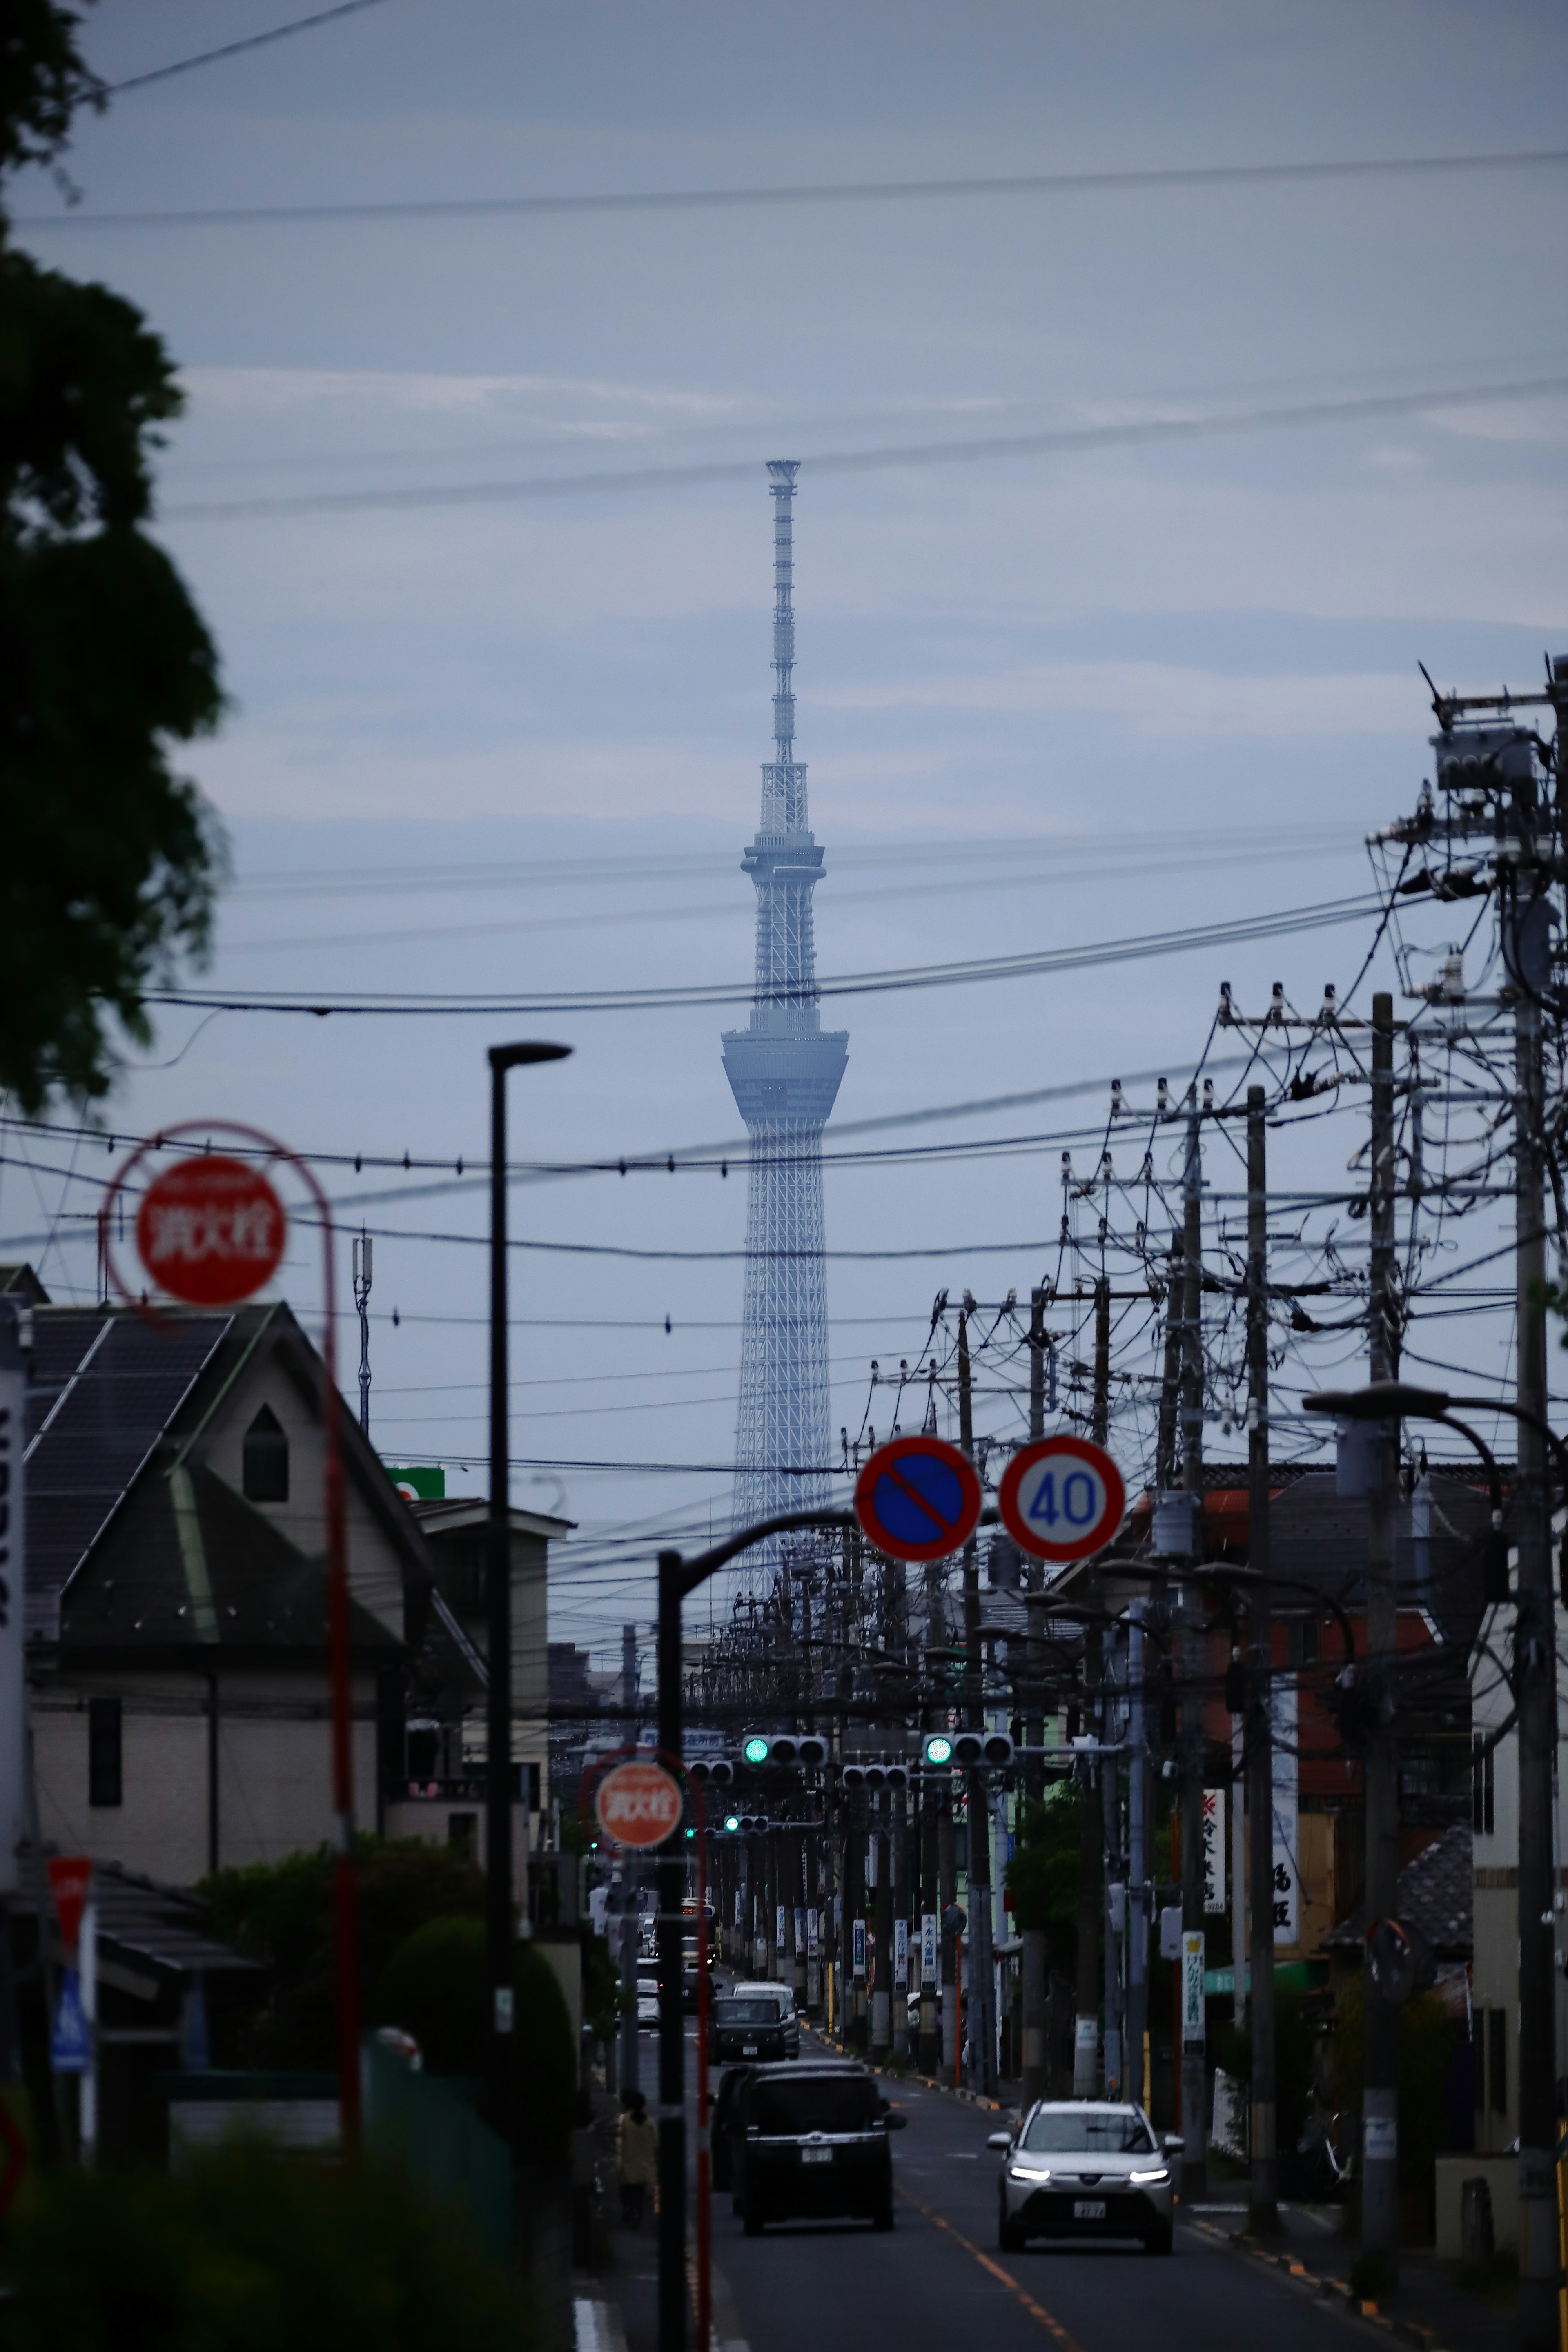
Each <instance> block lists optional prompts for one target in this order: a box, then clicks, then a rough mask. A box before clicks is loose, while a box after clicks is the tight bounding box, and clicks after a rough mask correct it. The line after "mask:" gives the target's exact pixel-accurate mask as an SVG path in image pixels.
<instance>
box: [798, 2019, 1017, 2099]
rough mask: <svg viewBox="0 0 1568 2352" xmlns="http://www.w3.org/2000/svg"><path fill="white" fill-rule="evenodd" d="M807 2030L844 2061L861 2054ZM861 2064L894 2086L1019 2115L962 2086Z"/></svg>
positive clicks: (864, 2061) (866, 2061) (865, 2062)
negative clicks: (915, 2086)
mask: <svg viewBox="0 0 1568 2352" xmlns="http://www.w3.org/2000/svg"><path fill="white" fill-rule="evenodd" d="M805 2030H806V2032H808V2033H811V2034H812V2035H813V2036H814V2038H815V2039H816V2041H818V2042H821V2043H822V2044H823V2046H824V2048H826V2049H828V2050H836V2051H837V2053H838V2055H839V2056H840V2057H841V2058H856V2057H859V2055H860V2053H859V2052H858V2051H855V2050H850V2049H849V2048H847V2045H846V2044H845V2043H844V2042H836V2041H835V2040H833V2038H832V2037H831V2035H829V2034H826V2033H818V2032H816V2029H815V2027H812V2026H809V2025H808V2026H807V2027H806V2029H805ZM861 2063H862V2065H864V2066H865V2068H866V2070H867V2072H868V2074H880V2075H882V2076H884V2077H885V2078H886V2079H887V2080H888V2081H889V2082H894V2083H918V2084H920V2086H921V2090H922V2091H939V2092H940V2093H941V2094H942V2097H943V2098H944V2099H956V2100H957V2101H958V2103H959V2105H961V2106H965V2107H984V2108H985V2109H986V2110H987V2111H988V2112H989V2113H990V2114H991V2115H994V2116H1015V2115H1016V2113H1017V2109H1016V2107H1005V2106H1004V2105H1002V2102H1001V2100H1000V2099H987V2098H984V2097H982V2095H981V2094H980V2093H979V2092H978V2091H966V2090H965V2089H964V2087H963V2084H962V2083H956V2084H954V2083H939V2082H938V2081H937V2080H936V2078H935V2076H934V2075H932V2074H911V2073H904V2074H894V2073H892V2072H891V2070H890V2069H889V2068H888V2067H886V2066H879V2065H877V2064H875V2063H874V2062H873V2061H872V2060H871V2059H869V2058H862V2059H861Z"/></svg>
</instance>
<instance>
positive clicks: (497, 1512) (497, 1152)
mask: <svg viewBox="0 0 1568 2352" xmlns="http://www.w3.org/2000/svg"><path fill="white" fill-rule="evenodd" d="M571 1051H572V1048H571V1046H570V1045H492V1046H491V1047H490V1049H489V1065H490V1508H489V1528H488V1530H487V1542H486V1548H485V1610H486V1649H487V1653H488V1659H489V1690H488V1692H487V1694H486V1697H487V1702H488V1703H487V1706H486V1746H485V1757H486V1763H485V1975H486V1978H487V1979H488V1986H487V1990H488V1991H489V2001H488V2004H487V2014H486V2018H485V2041H486V2053H487V2056H488V2059H489V2066H488V2069H487V2071H488V2074H489V2109H490V2121H491V2124H492V2125H493V2126H494V2128H495V2130H496V2131H497V2132H498V2133H499V2135H500V2137H501V2138H502V2139H503V2140H504V2141H505V2142H506V2145H507V2147H509V2148H511V2147H512V2146H513V2143H514V2140H515V2137H516V2134H515V2112H516V2104H517V2065H516V2061H515V2058H514V2056H513V2051H514V2047H515V2045H514V2043H513V2042H512V2013H511V2010H512V1982H511V1979H512V1949H513V1947H514V1945H515V1943H516V1941H517V1924H516V1921H515V1920H514V1919H513V1917H512V1872H511V1834H512V1795H511V1514H510V1485H509V1480H508V1463H507V1453H508V1428H507V1424H508V1418H509V1414H508V1400H507V1301H506V1074H507V1072H508V1071H509V1070H515V1069H519V1068H521V1066H523V1065H524V1064H525V1063H531V1062H560V1061H564V1059H565V1058H566V1056H567V1055H568V1054H570V1053H571Z"/></svg>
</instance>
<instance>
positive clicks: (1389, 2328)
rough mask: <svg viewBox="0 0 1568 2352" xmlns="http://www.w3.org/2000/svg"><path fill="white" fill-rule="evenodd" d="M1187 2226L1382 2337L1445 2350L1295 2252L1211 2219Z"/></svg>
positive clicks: (1415, 2325)
mask: <svg viewBox="0 0 1568 2352" xmlns="http://www.w3.org/2000/svg"><path fill="white" fill-rule="evenodd" d="M1190 2227H1191V2228H1193V2229H1194V2230H1197V2231H1201V2232H1202V2234H1203V2235H1204V2236H1205V2238H1208V2239H1211V2240H1212V2241H1213V2242H1215V2244H1216V2245H1222V2246H1228V2247H1229V2248H1230V2249H1231V2251H1232V2252H1233V2253H1237V2254H1246V2255H1247V2256H1248V2257H1249V2258H1250V2259H1251V2260H1252V2261H1253V2262H1255V2263H1266V2264H1267V2265H1268V2268H1269V2269H1270V2270H1272V2271H1275V2272H1277V2273H1279V2276H1280V2277H1281V2278H1282V2279H1284V2280H1285V2281H1286V2282H1287V2283H1288V2284H1290V2285H1293V2286H1295V2287H1297V2288H1298V2289H1299V2291H1300V2292H1301V2293H1302V2294H1310V2295H1311V2296H1312V2297H1313V2298H1314V2299H1315V2300H1316V2301H1318V2302H1320V2303H1327V2304H1330V2305H1333V2306H1334V2307H1336V2308H1337V2309H1339V2310H1340V2311H1342V2312H1343V2314H1344V2315H1345V2316H1346V2318H1348V2319H1352V2320H1355V2321H1358V2322H1359V2323H1360V2324H1361V2325H1362V2326H1364V2327H1369V2328H1376V2329H1377V2331H1378V2333H1379V2335H1380V2336H1383V2337H1384V2338H1387V2337H1393V2338H1394V2341H1395V2342H1396V2343H1400V2344H1408V2345H1411V2346H1412V2347H1414V2352H1445V2347H1444V2345H1443V2340H1442V2338H1441V2336H1438V2335H1437V2334H1436V2330H1435V2329H1433V2328H1430V2327H1424V2326H1422V2324H1421V2322H1420V2321H1419V2320H1416V2319H1395V2318H1391V2317H1390V2315H1388V2313H1387V2312H1384V2311H1379V2309H1378V2307H1377V2305H1376V2303H1375V2301H1374V2300H1373V2299H1372V2298H1371V2297H1369V2296H1365V2295H1359V2294H1356V2293H1355V2291H1354V2289H1353V2288H1352V2285H1351V2284H1350V2282H1349V2280H1348V2279H1337V2278H1329V2277H1325V2276H1324V2275H1323V2274H1322V2273H1321V2272H1318V2271H1314V2270H1310V2269H1309V2268H1308V2266H1307V2264H1306V2263H1303V2262H1302V2261H1300V2258H1299V2256H1297V2255H1296V2254H1294V2253H1292V2252H1289V2251H1284V2252H1278V2251H1276V2250H1275V2249H1274V2248H1273V2247H1271V2246H1265V2245H1261V2244H1260V2243H1259V2242H1258V2240H1257V2239H1256V2238H1249V2237H1248V2236H1247V2232H1246V2231H1245V2230H1218V2229H1216V2228H1215V2225H1214V2224H1213V2222H1212V2221H1193V2222H1192V2223H1191V2224H1190Z"/></svg>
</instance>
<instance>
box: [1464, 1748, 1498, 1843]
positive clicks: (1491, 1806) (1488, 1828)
mask: <svg viewBox="0 0 1568 2352" xmlns="http://www.w3.org/2000/svg"><path fill="white" fill-rule="evenodd" d="M1470 1827H1471V1829H1472V1830H1473V1831H1474V1832H1475V1833H1476V1835H1477V1836H1478V1837H1490V1836H1491V1834H1492V1832H1494V1830H1495V1829H1496V1828H1497V1749H1496V1748H1489V1747H1488V1746H1487V1742H1486V1738H1485V1735H1484V1734H1483V1733H1481V1732H1479V1731H1478V1732H1476V1733H1475V1735H1474V1737H1473V1741H1472V1761H1471V1765H1470Z"/></svg>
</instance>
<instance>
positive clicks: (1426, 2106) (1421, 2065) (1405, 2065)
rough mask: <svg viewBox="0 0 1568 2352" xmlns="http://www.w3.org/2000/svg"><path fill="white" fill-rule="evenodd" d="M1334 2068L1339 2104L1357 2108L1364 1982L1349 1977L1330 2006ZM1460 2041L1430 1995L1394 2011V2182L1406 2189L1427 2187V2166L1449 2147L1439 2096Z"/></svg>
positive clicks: (1455, 2028)
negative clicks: (1396, 2119) (1396, 2108)
mask: <svg viewBox="0 0 1568 2352" xmlns="http://www.w3.org/2000/svg"><path fill="white" fill-rule="evenodd" d="M1335 2013H1336V2018H1337V2025H1336V2030H1335V2034H1334V2042H1335V2050H1334V2064H1335V2071H1336V2074H1337V2076H1338V2079H1339V2088H1340V2101H1341V2104H1342V2105H1343V2106H1345V2107H1347V2108H1355V2109H1357V2110H1359V2109H1360V2106H1361V2093H1362V2064H1363V2058H1362V2053H1363V2017H1364V2014H1365V1994H1364V1987H1363V1980H1362V1979H1361V1978H1360V1977H1359V1976H1356V1977H1352V1978H1351V1979H1350V1980H1349V1982H1348V1983H1346V1984H1345V1985H1344V1986H1343V1987H1342V1989H1341V1991H1340V1995H1339V1999H1338V2000H1337V2001H1336V2003H1335ZM1458 2038H1459V2027H1458V2020H1457V2019H1456V2018H1453V2017H1450V2016H1449V2014H1448V2012H1447V2010H1446V2009H1445V2008H1444V2006H1443V2004H1442V2002H1441V2001H1440V2000H1437V1999H1436V1997H1435V1995H1433V1994H1432V1993H1429V1992H1420V1993H1417V1994H1416V1995H1415V1998H1414V1999H1413V2000H1407V2001H1406V2002H1405V2005H1404V2007H1403V2008H1402V2009H1401V2010H1400V2012H1399V2179H1400V2186H1401V2187H1402V2188H1405V2189H1423V2190H1425V2191H1426V2192H1427V2193H1428V2194H1429V2193H1430V2191H1431V2188H1432V2166H1433V2162H1434V2159H1435V2158H1436V2157H1438V2156H1440V2155H1441V2154H1442V2152H1443V2150H1444V2149H1445V2148H1446V2147H1447V2145H1448V2117H1447V2109H1446V2107H1445V2105H1444V2091H1445V2088H1446V2086H1447V2080H1448V2070H1449V2068H1450V2067H1451V2066H1452V2064H1453V2063H1454V2051H1455V2048H1456V2046H1457V2044H1458Z"/></svg>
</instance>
